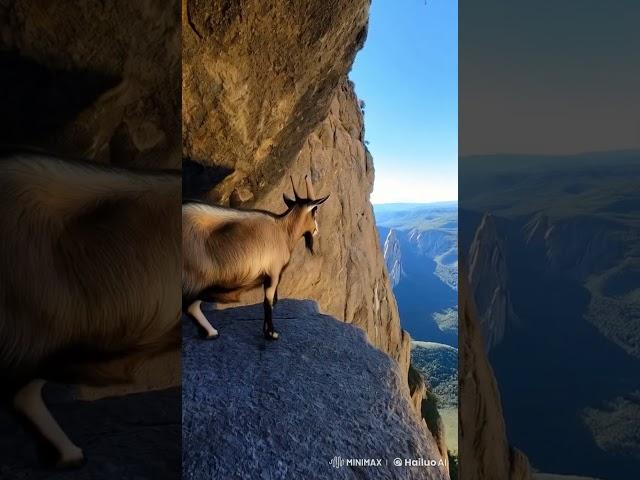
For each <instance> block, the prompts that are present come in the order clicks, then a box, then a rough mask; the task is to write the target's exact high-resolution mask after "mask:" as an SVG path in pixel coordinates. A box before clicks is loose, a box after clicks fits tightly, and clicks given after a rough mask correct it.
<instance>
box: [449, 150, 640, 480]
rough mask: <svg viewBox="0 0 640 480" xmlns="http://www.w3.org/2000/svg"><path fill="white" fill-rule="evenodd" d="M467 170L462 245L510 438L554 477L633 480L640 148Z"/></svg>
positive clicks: (515, 159)
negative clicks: (634, 150) (576, 476)
mask: <svg viewBox="0 0 640 480" xmlns="http://www.w3.org/2000/svg"><path fill="white" fill-rule="evenodd" d="M459 168H460V182H461V183H460V191H461V194H462V196H461V198H460V225H461V229H460V248H461V252H462V253H463V257H464V258H466V259H467V268H468V276H469V280H470V284H471V290H472V291H471V294H472V295H473V297H474V300H475V303H476V304H477V307H478V314H479V317H480V324H481V327H482V331H483V336H484V339H485V346H486V348H487V350H488V354H489V359H490V362H491V364H492V367H493V369H494V372H495V375H496V379H497V383H498V385H499V388H500V392H501V396H502V403H503V407H504V415H505V420H506V424H507V430H508V435H509V439H510V442H511V443H513V444H514V446H515V447H517V448H520V449H521V450H523V451H524V452H525V453H526V454H527V455H528V456H529V459H530V461H531V462H532V464H533V466H534V467H535V468H537V469H540V470H542V471H550V472H558V473H570V474H577V475H584V476H589V477H597V478H601V479H603V480H609V479H611V480H614V479H618V478H632V476H630V474H631V473H637V472H638V471H640V436H638V432H639V431H640V421H639V420H638V416H637V413H638V412H639V411H640V410H639V408H640V397H639V396H638V392H639V391H640V377H639V376H638V372H639V371H640V247H639V245H640V189H639V188H638V185H640V152H633V151H624V152H596V153H588V154H582V155H575V156H556V157H554V156H548V157H544V156H543V157H541V156H533V155H495V156H482V157H472V158H465V159H461V161H460V167H459ZM542 386H544V388H542ZM549 432H562V433H561V434H560V435H550V434H549ZM558 452H561V454H560V455H559V454H558Z"/></svg>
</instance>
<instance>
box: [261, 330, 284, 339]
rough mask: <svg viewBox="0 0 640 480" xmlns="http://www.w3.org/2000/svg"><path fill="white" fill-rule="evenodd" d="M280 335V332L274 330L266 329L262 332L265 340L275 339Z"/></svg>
mask: <svg viewBox="0 0 640 480" xmlns="http://www.w3.org/2000/svg"><path fill="white" fill-rule="evenodd" d="M279 337H280V334H279V333H278V332H276V331H270V332H269V331H267V332H264V338H266V339H267V340H277V339H278V338H279Z"/></svg>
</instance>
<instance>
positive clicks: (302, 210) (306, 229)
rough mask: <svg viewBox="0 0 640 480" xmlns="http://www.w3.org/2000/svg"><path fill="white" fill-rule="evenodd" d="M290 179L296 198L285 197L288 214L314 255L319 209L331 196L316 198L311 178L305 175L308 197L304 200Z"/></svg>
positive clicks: (297, 232)
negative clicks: (314, 239) (314, 238)
mask: <svg viewBox="0 0 640 480" xmlns="http://www.w3.org/2000/svg"><path fill="white" fill-rule="evenodd" d="M290 178H291V186H292V187H293V195H294V198H289V197H287V195H286V194H284V195H283V198H284V203H286V204H287V207H288V208H289V210H288V212H287V214H288V215H291V217H292V221H293V223H294V225H295V231H296V234H299V235H300V236H303V237H304V242H305V245H306V247H307V249H308V250H309V251H310V252H312V253H313V237H314V236H316V235H317V234H318V221H317V219H316V213H317V211H318V207H319V206H320V205H322V204H323V203H324V202H325V201H326V200H327V198H329V195H326V196H324V197H322V198H316V195H315V192H314V189H313V184H312V183H311V178H309V176H308V175H305V177H304V179H305V182H306V184H307V197H306V198H303V197H301V196H300V195H298V192H297V190H296V186H295V184H294V182H293V177H290ZM298 238H300V237H298Z"/></svg>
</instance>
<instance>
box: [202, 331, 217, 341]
mask: <svg viewBox="0 0 640 480" xmlns="http://www.w3.org/2000/svg"><path fill="white" fill-rule="evenodd" d="M219 336H220V334H219V333H218V332H215V333H208V334H207V335H206V336H205V337H204V339H205V340H214V339H216V338H218V337H219Z"/></svg>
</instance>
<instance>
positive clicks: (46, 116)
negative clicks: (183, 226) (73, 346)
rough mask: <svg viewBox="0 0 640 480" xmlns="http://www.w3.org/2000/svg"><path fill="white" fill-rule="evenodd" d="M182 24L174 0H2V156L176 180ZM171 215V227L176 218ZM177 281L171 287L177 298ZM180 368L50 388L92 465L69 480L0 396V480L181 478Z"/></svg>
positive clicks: (159, 366) (163, 359)
mask: <svg viewBox="0 0 640 480" xmlns="http://www.w3.org/2000/svg"><path fill="white" fill-rule="evenodd" d="M179 17H180V4H179V2H177V1H157V2H156V1H143V2H128V1H119V0H118V1H113V2H101V1H69V2H38V1H9V2H4V1H3V2H0V72H1V74H0V146H1V147H2V148H3V150H6V149H7V148H8V147H10V148H14V147H16V146H18V147H29V148H34V149H36V150H37V151H40V152H43V153H50V154H55V155H59V156H61V157H64V158H73V159H78V160H81V161H86V162H96V163H100V164H105V165H112V166H115V167H125V168H135V169H144V170H145V171H149V170H167V169H173V170H174V175H176V178H177V175H178V174H177V173H176V172H178V171H179V169H180V165H181V147H180V143H181V121H180V106H181V100H180V98H181V97H180V71H181V70H180V68H181V66H180V58H181V29H180V24H179ZM178 208H179V207H178V203H177V202H176V208H175V210H173V209H172V210H171V211H167V212H166V215H167V218H169V217H170V216H171V215H174V216H175V217H176V219H177V218H178V217H177V215H178ZM122 247H123V248H124V249H126V246H125V245H122ZM175 260H176V262H177V261H178V260H179V259H178V258H176V259H175ZM97 267H99V266H97ZM36 280H37V279H34V282H35V281H36ZM179 282H180V279H179V278H178V276H176V277H175V278H167V279H166V283H167V285H169V286H170V288H175V291H176V295H177V292H178V290H179ZM174 286H175V287H174ZM104 288H105V290H108V289H110V288H115V289H123V288H128V289H132V291H133V289H134V288H137V289H140V288H142V289H143V288H145V286H143V285H136V286H132V285H126V284H124V283H123V284H122V285H104ZM175 308H176V315H177V312H178V310H179V306H178V305H177V304H176V306H175ZM180 369H181V361H180V351H179V348H178V349H173V350H172V351H169V352H166V353H164V354H162V355H161V356H159V357H157V358H155V359H154V360H153V361H150V362H145V363H144V364H143V365H141V366H140V367H139V368H138V369H137V371H136V376H135V379H134V382H133V383H129V384H127V385H121V386H104V387H99V388H96V387H86V386H79V387H73V388H72V387H70V386H68V385H62V384H54V383H48V384H47V385H46V386H45V388H44V399H45V402H46V403H47V405H48V406H49V407H50V410H51V412H52V414H53V416H54V417H55V418H56V419H57V420H58V422H59V423H60V424H61V425H62V426H63V429H64V430H65V431H66V433H67V434H68V435H69V436H70V437H71V438H72V439H73V440H74V441H75V442H76V443H77V444H79V445H80V446H82V448H83V450H84V452H85V455H86V458H87V460H88V461H87V463H86V465H85V466H83V467H82V468H80V469H78V470H74V471H67V472H64V471H56V470H52V468H51V461H55V458H50V457H52V455H53V452H51V446H49V445H46V444H45V443H44V442H37V441H36V439H37V438H38V437H37V435H34V431H33V428H32V427H30V426H29V425H27V423H26V422H23V421H21V420H20V418H18V417H17V416H16V415H15V414H14V413H13V411H12V408H11V406H10V403H9V402H4V400H5V399H6V400H8V397H6V398H5V396H4V395H3V398H2V400H3V403H2V404H1V405H0V478H3V479H5V478H6V479H10V478H20V479H32V478H33V479H36V478H74V479H76V478H79V479H81V478H87V479H89V478H91V479H94V478H95V479H100V478H105V479H107V478H108V479H111V478H179V476H180V472H181V467H180V463H181V457H180V455H181V401H180V389H179V385H180V381H181V370H180ZM7 393H9V392H7ZM3 394H4V391H3Z"/></svg>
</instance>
